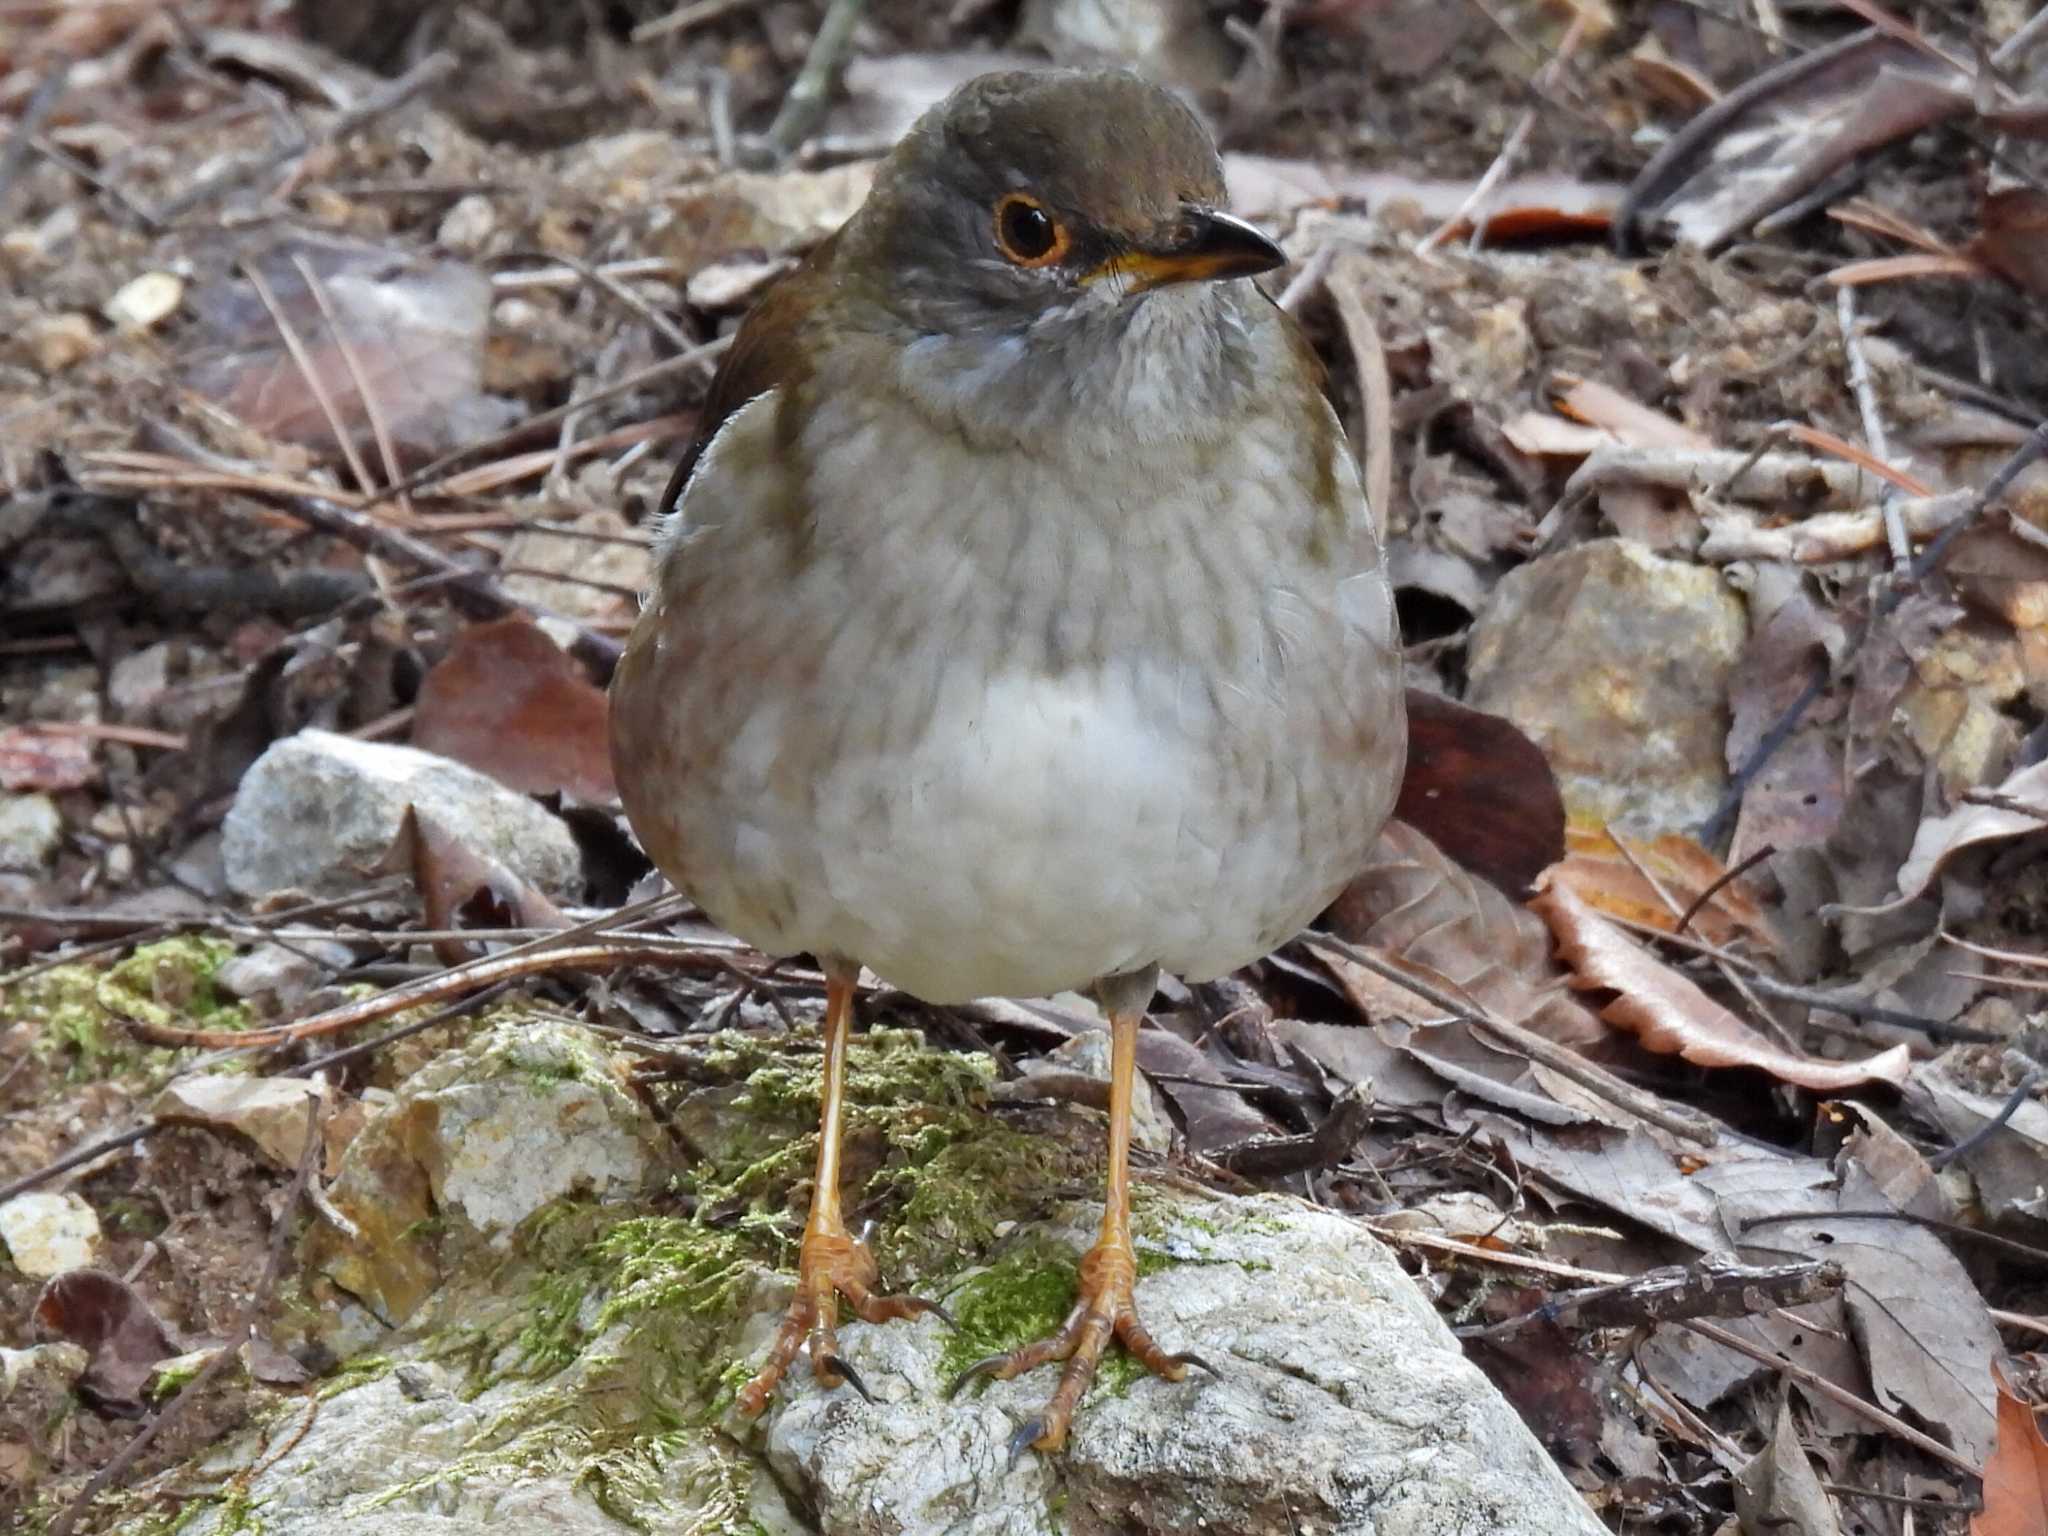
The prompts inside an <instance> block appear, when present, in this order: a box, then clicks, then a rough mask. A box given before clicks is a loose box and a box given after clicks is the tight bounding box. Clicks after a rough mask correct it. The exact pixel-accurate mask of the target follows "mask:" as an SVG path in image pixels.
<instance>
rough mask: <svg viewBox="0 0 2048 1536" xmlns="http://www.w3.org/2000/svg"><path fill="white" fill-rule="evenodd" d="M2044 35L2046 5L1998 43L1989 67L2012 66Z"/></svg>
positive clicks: (2047, 18)
mask: <svg viewBox="0 0 2048 1536" xmlns="http://www.w3.org/2000/svg"><path fill="white" fill-rule="evenodd" d="M2044 37H2048V7H2044V8H2043V9H2042V10H2039V11H2037V12H2035V13H2034V17H2033V19H2032V20H2031V21H2029V22H2028V23H2027V24H2026V25H2025V26H2023V27H2021V28H2020V29H2019V31H2017V32H2015V33H2013V35H2012V36H2011V37H2008V38H2007V39H2006V40H2005V41H2004V42H2002V43H2000V44H1999V45H1998V51H1997V52H1995V53H1993V54H1992V55H1991V67H1992V68H1993V69H2011V68H2013V67H2014V66H2016V65H2018V64H2019V63H2020V62H2022V61H2023V60H2024V59H2025V58H2026V56H2027V55H2028V54H2029V53H2031V52H2033V51H2034V45H2035V44H2036V43H2038V42H2040V41H2041V39H2043V38H2044Z"/></svg>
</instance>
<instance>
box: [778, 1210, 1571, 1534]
mask: <svg viewBox="0 0 2048 1536" xmlns="http://www.w3.org/2000/svg"><path fill="white" fill-rule="evenodd" d="M1074 1214H1075V1215H1076V1216H1077V1217H1079V1218H1081V1219H1080V1220H1078V1221H1077V1222H1076V1224H1075V1225H1074V1226H1072V1227H1070V1228H1067V1229H1066V1230H1064V1231H1056V1232H1055V1233H1054V1234H1053V1235H1054V1236H1056V1238H1057V1240H1058V1241H1059V1242H1060V1243H1062V1244H1064V1245H1066V1246H1070V1247H1072V1248H1073V1249H1074V1250H1075V1251H1077V1252H1078V1251H1079V1249H1080V1248H1081V1247H1082V1246H1084V1245H1085V1244H1086V1242H1087V1241H1088V1240H1089V1239H1090V1237H1091V1236H1092V1234H1093V1221H1092V1219H1089V1218H1090V1217H1091V1216H1092V1213H1090V1212H1086V1211H1077V1212H1075V1213H1074ZM1161 1227H1162V1232H1161V1235H1160V1236H1159V1237H1157V1238H1155V1239H1153V1240H1152V1241H1150V1242H1143V1241H1141V1248H1143V1247H1153V1248H1154V1249H1155V1251H1159V1250H1163V1251H1164V1252H1165V1253H1166V1254H1167V1255H1168V1256H1169V1257H1170V1258H1171V1259H1173V1260H1176V1261H1177V1262H1173V1263H1170V1264H1169V1265H1168V1266H1167V1267H1166V1268H1163V1269H1158V1270H1155V1272H1154V1273H1152V1274H1150V1275H1148V1276H1146V1277H1145V1278H1144V1279H1142V1280H1140V1282H1139V1284H1138V1309H1139V1312H1140V1314H1141V1315H1142V1316H1143V1317H1144V1319H1145V1321H1146V1325H1147V1326H1148V1327H1149V1328H1150V1329H1151V1330H1152V1332H1153V1335H1154V1336H1155V1337H1156V1338H1158V1339H1159V1340H1160V1341H1161V1342H1162V1343H1164V1344H1165V1345H1166V1347H1167V1348H1169V1349H1192V1350H1194V1351H1196V1352H1198V1353H1200V1354H1201V1355H1202V1356H1203V1357H1204V1358H1205V1359H1207V1360H1209V1361H1210V1362H1211V1363H1212V1364H1213V1365H1215V1366H1216V1367H1217V1369H1218V1371H1219V1372H1220V1373H1221V1374H1220V1376H1217V1377H1210V1376H1205V1375H1203V1374H1202V1373H1201V1372H1199V1371H1195V1372H1191V1373H1190V1374H1189V1377H1188V1379H1187V1380H1186V1381H1183V1382H1180V1383H1177V1384H1176V1383H1169V1382H1166V1381H1162V1380H1156V1379H1153V1378H1151V1377H1140V1378H1139V1379H1137V1380H1136V1381H1134V1382H1132V1383H1131V1384H1130V1385H1129V1387H1128V1389H1127V1391H1125V1392H1122V1393H1119V1392H1118V1391H1117V1390H1116V1388H1115V1386H1114V1385H1101V1384H1098V1385H1097V1386H1096V1387H1095V1388H1094V1390H1093V1391H1092V1392H1091V1393H1090V1395H1089V1397H1088V1398H1087V1399H1086V1400H1084V1402H1083V1404H1082V1407H1081V1411H1080V1413H1079V1414H1078V1415H1077V1417H1076V1419H1075V1424H1074V1434H1073V1439H1072V1440H1071V1441H1070V1443H1069V1445H1068V1448H1067V1450H1066V1451H1065V1452H1064V1453H1063V1454H1062V1455H1061V1456H1060V1457H1058V1458H1056V1459H1051V1458H1044V1457H1039V1456H1036V1455H1027V1456H1025V1457H1023V1458H1021V1459H1020V1460H1019V1461H1018V1463H1017V1464H1016V1465H1015V1466H1011V1465H1009V1440H1010V1436H1011V1435H1012V1433H1013V1432H1014V1431H1015V1430H1016V1429H1017V1427H1018V1426H1019V1425H1021V1424H1023V1423H1024V1422H1025V1421H1026V1420H1027V1419H1029V1418H1030V1417H1031V1416H1032V1415H1034V1414H1035V1413H1036V1412H1037V1411H1038V1410H1039V1409H1040V1408H1041V1407H1042V1406H1043V1404H1044V1402H1045V1399H1046V1396H1047V1394H1049V1393H1050V1392H1051V1390H1052V1388H1053V1385H1054V1383H1055V1382H1056V1381H1057V1379H1058V1377H1057V1373H1056V1371H1055V1369H1054V1368H1052V1367H1045V1368H1041V1369H1040V1370H1038V1371H1034V1372H1032V1373H1030V1374H1029V1375H1027V1376H1025V1377H1022V1378H1020V1379H1018V1380H1016V1381H1010V1382H998V1383H995V1384H993V1385H991V1386H990V1387H989V1388H987V1390H985V1391H983V1392H982V1393H980V1395H978V1396H975V1395H973V1394H972V1391H971V1389H970V1392H968V1393H963V1394H962V1395H961V1397H959V1398H957V1399H954V1400H952V1401H948V1400H947V1398H946V1397H945V1395H944V1394H945V1388H946V1385H947V1380H946V1373H945V1372H944V1371H942V1370H941V1368H940V1362H941V1354H942V1351H943V1350H944V1347H945V1330H944V1328H943V1326H942V1325H941V1324H939V1323H937V1322H936V1321H932V1320H927V1321H925V1322H922V1323H920V1324H918V1325H917V1326H915V1327H906V1326H904V1325H901V1324H891V1325H887V1326H884V1327H878V1328H871V1327H866V1326H863V1325H854V1326H853V1327H850V1328H846V1329H842V1330H841V1333H840V1343H841V1346H842V1348H843V1350H844V1352H845V1354H846V1355H847V1357H848V1359H849V1360H850V1361H851V1362H852V1364H853V1365H854V1367H855V1369H857V1370H858V1371H859V1372H860V1373H861V1376H862V1379H863V1380H865V1381H866V1382H867V1384H868V1386H869V1387H870V1389H871V1390H873V1391H874V1393H875V1394H876V1397H877V1399H878V1403H879V1406H878V1407H875V1408H870V1407H868V1406H867V1405H865V1404H863V1403H861V1402H860V1401H859V1399H858V1398H855V1397H853V1396H852V1395H851V1394H850V1393H848V1392H846V1391H845V1390H843V1389H842V1390H840V1391H837V1392H832V1393H823V1392H819V1391H818V1390H817V1389H816V1387H815V1386H813V1385H811V1384H810V1383H809V1381H808V1380H807V1379H800V1380H799V1382H798V1384H797V1385H796V1386H795V1387H793V1388H790V1389H786V1390H785V1391H784V1392H783V1394H782V1395H781V1397H780V1398H779V1399H778V1402H777V1405H776V1407H775V1408H774V1409H772V1410H771V1413H770V1417H769V1418H768V1419H767V1421H766V1427H767V1455H768V1459H769V1462H770V1464H771V1465H772V1466H773V1467H774V1469H775V1472H776V1474H777V1476H778V1478H779V1479H780V1480H781V1481H782V1483H783V1485H784V1486H785V1487H793V1488H798V1489H801V1490H802V1492H803V1494H804V1502H805V1503H807V1504H809V1505H810V1506H811V1507H813V1508H815V1509H819V1510H822V1511H826V1512H827V1513H826V1515H825V1518H824V1520H823V1522H822V1524H821V1526H820V1527H819V1528H820V1530H821V1531H823V1532H825V1533H828V1536H885V1533H887V1536H896V1533H901V1532H920V1533H921V1532H934V1533H936V1532H940V1531H943V1532H946V1533H948V1536H1026V1533H1030V1536H1037V1533H1040V1532H1045V1533H1048V1536H1049V1533H1052V1532H1055V1531H1090V1532H1094V1531H1105V1532H1106V1531H1142V1532H1154V1531H1157V1532H1186V1531H1194V1530H1212V1531H1229V1532H1232V1533H1233V1536H1265V1533H1271V1536H1287V1533H1293V1532H1305V1531H1311V1530H1313V1531H1317V1532H1322V1533H1325V1536H1567V1533H1569V1536H1597V1533H1599V1532H1601V1531H1602V1530H1603V1527H1602V1526H1601V1525H1600V1523H1599V1521H1598V1520H1596V1519H1595V1518H1594V1517H1593V1515H1592V1513H1591V1511H1590V1510H1588V1509H1587V1508H1586V1506H1585V1504H1584V1503H1583V1502H1582V1501H1581V1499H1580V1498H1579V1496H1578V1494H1577V1493H1575V1492H1574V1491H1573V1490H1572V1489H1571V1487H1570V1486H1569V1485H1568V1484H1567V1483H1566V1482H1565V1480H1564V1478H1563V1476H1562V1475H1561V1474H1560V1473H1559V1472H1558V1470H1557V1468H1556V1467H1555V1465H1553V1464H1552V1462H1551V1461H1550V1459H1549V1458H1548V1457H1547V1456H1546V1455H1545V1454H1544V1453H1543V1451H1542V1449H1541V1447H1539V1446H1538V1445H1537V1443H1536V1441H1535V1438H1534V1437H1533V1436H1532V1435H1531V1434H1530V1433H1529V1431H1528V1429H1527V1428H1526V1427H1525V1426H1524V1425H1523V1424H1522V1422H1521V1420H1520V1418H1519V1417H1517V1415H1516V1414H1515V1411H1514V1410H1513V1409H1512V1408H1511V1407H1509V1406H1508V1404H1507V1403H1506V1402H1505V1401H1504V1400H1503V1399H1502V1398H1501V1397H1500V1395H1499V1394H1498V1393H1497V1392H1496V1391H1495V1390H1494V1388H1493V1387H1492V1385H1491V1384H1490V1383H1489V1382H1488V1381H1487V1380H1486V1379H1485V1377H1484V1376H1483V1375H1482V1374H1481V1373H1480V1371H1479V1369H1478V1368H1477V1367H1476V1366H1474V1365H1472V1364H1471V1363H1470V1362H1468V1361H1467V1360H1466V1359H1465V1357H1464V1354H1463V1351H1462V1350H1461V1349H1460V1348H1459V1346H1458V1343H1457V1341H1456V1340H1455V1339H1454V1338H1453V1337H1452V1336H1451V1334H1450V1332H1449V1330H1448V1329H1447V1328H1445V1326H1444V1325H1443V1323H1442V1322H1441V1321H1440V1320H1439V1319H1438V1317H1437V1315H1436V1313H1435V1311H1434V1309H1433V1308H1432V1307H1431V1306H1430V1304H1429V1302H1428V1301H1427V1300H1425V1299H1424V1298H1423V1296H1422V1294H1421V1292H1420V1291H1418V1290H1417V1289H1416V1287H1415V1284H1414V1282H1413V1281H1412V1280H1410V1279H1409V1278H1408V1277H1407V1275H1406V1274H1404V1273H1403V1272H1402V1270H1401V1268H1400V1266H1399V1264H1398V1263H1396V1261H1395V1260H1394V1257H1393V1255H1392V1254H1391V1253H1390V1252H1389V1251H1388V1250H1387V1249H1386V1248H1384V1247H1383V1246H1382V1245H1381V1244H1380V1243H1379V1242H1377V1241H1376V1240H1375V1239H1374V1238H1372V1237H1371V1236H1370V1235H1368V1234H1367V1233H1365V1232H1363V1231H1362V1230H1360V1229H1359V1228H1358V1227H1357V1226H1356V1225H1354V1224H1353V1223H1351V1222H1349V1221H1347V1220H1345V1219H1344V1218H1343V1217H1341V1216H1337V1215H1333V1214H1330V1213H1327V1212H1323V1211H1319V1210H1316V1209H1314V1208H1313V1207H1310V1206H1307V1205H1305V1204H1303V1203H1302V1202H1300V1201H1296V1200H1291V1199H1285V1198H1282V1197H1278V1196H1268V1197H1261V1198H1258V1199H1247V1200H1221V1199H1218V1200H1211V1201H1205V1200H1201V1199H1199V1198H1194V1197H1183V1196H1179V1195H1176V1196H1175V1197H1174V1199H1173V1204H1172V1208H1171V1209H1170V1210H1169V1211H1168V1212H1167V1213H1166V1214H1164V1216H1163V1217H1162V1219H1161ZM1040 1235H1041V1236H1042V1235H1045V1234H1040ZM1056 1508H1064V1509H1065V1510H1066V1511H1067V1512H1068V1513H1067V1518H1066V1519H1064V1520H1063V1519H1059V1518H1056V1517H1054V1516H1053V1515H1052V1514H1051V1513H1050V1511H1051V1510H1052V1509H1056ZM1088 1511H1092V1512H1094V1513H1093V1514H1088V1513H1084V1512H1088Z"/></svg>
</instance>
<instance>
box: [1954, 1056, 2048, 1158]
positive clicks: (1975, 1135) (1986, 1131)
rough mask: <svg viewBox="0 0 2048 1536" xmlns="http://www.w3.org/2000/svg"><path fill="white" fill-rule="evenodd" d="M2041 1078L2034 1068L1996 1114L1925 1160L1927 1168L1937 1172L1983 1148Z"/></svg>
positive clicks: (2018, 1107)
mask: <svg viewBox="0 0 2048 1536" xmlns="http://www.w3.org/2000/svg"><path fill="white" fill-rule="evenodd" d="M2042 1076H2043V1072H2042V1069H2041V1068H2039V1067H2035V1068H2033V1069H2032V1070H2030V1071H2029V1072H2028V1073H2027V1075H2026V1076H2025V1077H2023V1078H2021V1079H2020V1082H2019V1086H2018V1087H2016V1088H2014V1089H2013V1091H2012V1092H2011V1093H2009V1094H2007V1095H2006V1098H2005V1102H2004V1103H2003V1104H2001V1105H2000V1106H1999V1108H1998V1113H1997V1114H1995V1115H1993V1116H1992V1117H1991V1118H1990V1119H1989V1120H1986V1121H1985V1122H1984V1123H1983V1124H1982V1125H1980V1126H1978V1127H1977V1129H1975V1130H1974V1131H1972V1132H1970V1134H1969V1135H1967V1136H1965V1137H1964V1138H1963V1139H1962V1140H1961V1141H1959V1142H1957V1143H1956V1144H1955V1145H1954V1146H1952V1147H1950V1148H1949V1149H1948V1150H1947V1151H1945V1152H1936V1153H1935V1154H1933V1155H1932V1156H1931V1157H1929V1158H1928V1159H1927V1166H1928V1167H1930V1168H1932V1169H1934V1170H1936V1171H1937V1172H1939V1171H1940V1170H1941V1169H1943V1168H1946V1167H1947V1166H1948V1165H1949V1164H1950V1163H1952V1162H1954V1161H1955V1160H1956V1159H1957V1158H1959V1157H1968V1156H1969V1155H1970V1154H1971V1153H1972V1152H1974V1151H1976V1150H1977V1149H1978V1148H1979V1147H1981V1146H1983V1145H1984V1143H1985V1142H1987V1141H1989V1140H1990V1139H1991V1138H1992V1137H1993V1136H1996V1135H1997V1134H1998V1133H1999V1131H2000V1130H2001V1129H2002V1128H2003V1127H2004V1126H2005V1125H2006V1124H2007V1122H2009V1121H2010V1120H2011V1119H2012V1117H2013V1116H2014V1115H2016V1114H2018V1113H2019V1112H2020V1106H2021V1105H2022V1104H2024V1103H2026V1102H2027V1100H2028V1099H2029V1098H2031V1097H2032V1096H2033V1092H2034V1090H2035V1089H2036V1088H2038V1087H2040V1086H2041V1078H2042Z"/></svg>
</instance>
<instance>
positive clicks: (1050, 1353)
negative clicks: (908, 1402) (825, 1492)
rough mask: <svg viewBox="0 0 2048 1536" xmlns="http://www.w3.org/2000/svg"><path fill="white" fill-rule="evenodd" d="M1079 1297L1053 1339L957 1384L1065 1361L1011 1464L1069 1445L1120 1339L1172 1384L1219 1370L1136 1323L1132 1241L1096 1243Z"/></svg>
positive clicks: (983, 1364)
mask: <svg viewBox="0 0 2048 1536" xmlns="http://www.w3.org/2000/svg"><path fill="white" fill-rule="evenodd" d="M1080 1278H1081V1297H1080V1300H1078V1301H1077V1302H1075V1303H1074V1310H1073V1311H1071V1312H1069V1313H1068V1314H1067V1320H1066V1322H1065V1323H1063V1324H1062V1325H1061V1327H1060V1330H1059V1332H1057V1333H1055V1334H1053V1335H1051V1336H1050V1337H1048V1338H1043V1339H1039V1340H1037V1341H1036V1342H1034V1343H1030V1344H1026V1345H1024V1346H1023V1347H1022V1348H1021V1349H1013V1350H1011V1351H1010V1352H1009V1353H1008V1354H1002V1355H990V1356H989V1357H988V1358H987V1359H986V1360H977V1361H976V1362H975V1363H974V1364H973V1365H970V1366H969V1367H968V1368H967V1369H966V1370H964V1371H962V1372H961V1373H960V1375H959V1377H958V1378H957V1379H956V1380H955V1381H954V1382H953V1386H952V1389H951V1390H952V1391H953V1392H958V1391H959V1390H960V1389H961V1388H962V1387H964V1386H966V1385H967V1383H968V1382H970V1381H972V1380H973V1379H974V1378H975V1377H977V1376H991V1377H994V1378H995V1379H996V1380H997V1381H1008V1380H1009V1379H1010V1378H1011V1377H1013V1376H1021V1375H1023V1374H1024V1373H1025V1372H1026V1371H1028V1370H1031V1369H1032V1368H1033V1367H1035V1366H1039V1365H1043V1364H1045V1362H1047V1361H1048V1360H1064V1361H1065V1362H1066V1369H1065V1370H1064V1371H1062V1372H1061V1373H1060V1384H1059V1386H1058V1387H1056V1388H1054V1390H1053V1394H1052V1398H1051V1400H1050V1401H1049V1402H1047V1403H1046V1405H1045V1408H1044V1411H1043V1412H1041V1413H1040V1414H1039V1415H1038V1417H1037V1418H1035V1419H1029V1420H1027V1421H1026V1422H1025V1423H1024V1424H1023V1425H1022V1426H1020V1427H1019V1428H1018V1430H1017V1433H1016V1434H1015V1435H1014V1436H1012V1437H1011V1440H1010V1455H1011V1459H1012V1460H1015V1459H1016V1457H1018V1456H1019V1455H1021V1454H1023V1452H1024V1451H1025V1450H1026V1449H1027V1448H1028V1449H1033V1450H1039V1451H1057V1450H1059V1449H1060V1448H1061V1447H1062V1446H1064V1445H1065V1444H1066V1443H1067V1425H1068V1423H1069V1422H1070V1421H1071V1420H1072V1418H1073V1416H1074V1409H1075V1408H1076V1407H1077V1406H1078V1405H1079V1403H1080V1401H1081V1394H1082V1393H1084V1392H1086V1391H1087V1390H1088V1383H1089V1382H1090V1381H1091V1380H1093V1379H1094V1376H1095V1366H1096V1363H1097V1362H1098V1361H1099V1360H1101V1358H1102V1352H1103V1350H1104V1349H1106V1348H1107V1347H1108V1345H1109V1341H1110V1340H1111V1339H1112V1338H1115V1339H1121V1340H1122V1341H1123V1346H1124V1348H1125V1349H1127V1350H1129V1351H1130V1352H1131V1353H1132V1354H1133V1355H1134V1356H1136V1357H1137V1359H1138V1360H1139V1361H1140V1362H1141V1363H1142V1364H1143V1365H1145V1366H1146V1367H1147V1368H1148V1369H1149V1370H1151V1371H1153V1372H1154V1373H1156V1374H1157V1375H1160V1376H1164V1377H1165V1378H1166V1379H1167V1380H1168V1381H1180V1380H1181V1379H1183V1378H1184V1377H1185V1376H1186V1375H1187V1373H1188V1367H1189V1366H1191V1365H1199V1366H1200V1367H1201V1368H1202V1369H1203V1370H1205V1371H1207V1372H1209V1374H1210V1375H1212V1376H1213V1375H1215V1374H1216V1372H1215V1368H1214V1367H1212V1366H1211V1365H1210V1364H1209V1363H1208V1362H1207V1361H1205V1360H1203V1359H1202V1358H1201V1357H1200V1356H1198V1355H1170V1354H1168V1353H1167V1352H1166V1351H1165V1350H1164V1349H1161V1348H1160V1347H1159V1345H1158V1343H1157V1342H1156V1341H1154V1339H1153V1337H1152V1335H1151V1334H1150V1333H1148V1332H1147V1331H1146V1329H1145V1325H1144V1324H1143V1323H1141V1322H1139V1321H1138V1309H1137V1307H1136V1306H1135V1305H1134V1303H1133V1301H1132V1289H1133V1287H1134V1286H1135V1285H1136V1283H1137V1278H1138V1257H1137V1254H1136V1253H1135V1252H1133V1250H1132V1248H1131V1242H1130V1239H1129V1238H1128V1237H1124V1238H1117V1239H1104V1240H1101V1241H1098V1242H1097V1243H1096V1244H1095V1246H1094V1247H1093V1248H1090V1249H1089V1250H1088V1251H1087V1252H1086V1253H1085V1254H1083V1255H1082V1256H1081V1276H1080Z"/></svg>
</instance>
